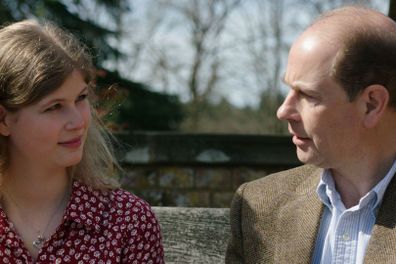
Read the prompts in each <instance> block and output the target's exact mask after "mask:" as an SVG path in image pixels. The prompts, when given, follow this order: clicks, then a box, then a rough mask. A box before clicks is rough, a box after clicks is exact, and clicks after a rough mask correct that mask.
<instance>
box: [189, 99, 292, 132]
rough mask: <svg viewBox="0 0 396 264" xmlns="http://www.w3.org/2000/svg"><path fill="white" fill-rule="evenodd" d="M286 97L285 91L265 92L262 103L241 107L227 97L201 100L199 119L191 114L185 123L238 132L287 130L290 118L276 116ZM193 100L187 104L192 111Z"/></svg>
mask: <svg viewBox="0 0 396 264" xmlns="http://www.w3.org/2000/svg"><path fill="white" fill-rule="evenodd" d="M282 100H283V96H282V95H281V94H276V95H271V94H270V93H269V92H264V93H263V94H262V96H261V103H260V105H259V107H257V108H254V107H244V108H238V107H235V106H233V105H232V104H230V103H229V102H228V101H227V100H225V99H223V100H221V101H220V102H219V103H216V104H213V103H201V104H200V105H199V108H198V109H199V111H200V113H199V115H198V120H193V119H192V117H191V115H188V114H187V117H186V118H185V120H184V121H183V123H182V125H181V129H182V130H183V131H185V132H193V133H236V134H287V125H286V122H282V121H279V120H278V119H277V118H276V110H277V109H278V107H279V105H280V104H281V102H282ZM191 107H194V106H193V105H192V104H191V103H189V104H186V106H185V111H186V112H187V113H189V110H190V108H191Z"/></svg>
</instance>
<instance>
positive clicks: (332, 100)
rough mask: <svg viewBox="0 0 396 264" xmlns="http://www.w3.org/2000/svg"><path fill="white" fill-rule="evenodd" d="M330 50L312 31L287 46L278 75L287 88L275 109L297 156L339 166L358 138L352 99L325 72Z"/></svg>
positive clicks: (356, 112)
mask: <svg viewBox="0 0 396 264" xmlns="http://www.w3.org/2000/svg"><path fill="white" fill-rule="evenodd" d="M336 52H337V49H336V47H334V45H329V44H328V43H326V42H324V41H321V38H320V37H319V36H318V34H305V35H303V37H301V38H300V39H299V40H298V41H297V42H296V43H295V44H294V45H293V46H292V48H291V51H290V54H289V60H288V65H287V69H286V74H285V80H284V81H285V83H286V84H288V85H289V86H290V88H291V89H290V91H289V93H288V95H287V97H286V98H285V100H284V102H283V104H282V105H281V106H280V107H279V109H278V113H277V116H278V118H279V119H281V120H286V121H288V123H289V126H288V127H289V132H290V133H291V134H292V136H293V143H294V144H295V145H296V147H297V156H298V158H299V159H300V161H302V162H303V163H307V164H314V165H317V166H320V167H322V168H336V167H339V166H342V164H343V163H346V162H348V158H350V155H354V154H356V153H354V151H355V150H357V147H358V144H359V140H358V135H359V130H358V129H359V128H360V124H359V123H360V121H359V120H361V119H360V117H359V115H360V112H361V111H359V107H358V104H357V103H355V102H349V99H348V97H347V95H346V92H345V91H344V90H343V89H342V88H341V87H340V86H339V85H338V84H337V83H336V82H335V81H334V80H332V79H331V77H330V75H329V73H330V70H331V65H332V63H333V60H334V57H335V55H336Z"/></svg>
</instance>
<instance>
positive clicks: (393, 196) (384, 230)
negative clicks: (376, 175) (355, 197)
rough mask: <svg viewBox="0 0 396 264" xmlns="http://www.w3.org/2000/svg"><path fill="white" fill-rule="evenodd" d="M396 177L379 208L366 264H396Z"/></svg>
mask: <svg viewBox="0 0 396 264" xmlns="http://www.w3.org/2000/svg"><path fill="white" fill-rule="evenodd" d="M395 226H396V175H395V176H393V179H392V180H391V182H390V183H389V186H388V188H387V189H386V192H385V194H384V198H383V200H382V204H381V207H380V208H379V211H378V215H377V219H376V223H375V225H374V228H373V232H372V235H371V239H370V242H369V245H368V247H367V251H366V257H365V261H364V263H396V229H395Z"/></svg>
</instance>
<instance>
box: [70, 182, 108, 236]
mask: <svg viewBox="0 0 396 264" xmlns="http://www.w3.org/2000/svg"><path fill="white" fill-rule="evenodd" d="M109 193H110V192H107V191H98V190H93V189H92V188H91V187H89V186H87V185H85V184H83V183H80V182H78V181H74V182H73V186H72V193H71V197H70V201H69V204H68V206H67V208H66V212H65V214H64V222H68V221H69V222H74V223H76V224H80V225H83V226H85V227H86V228H88V229H93V230H95V231H100V230H101V229H102V227H104V226H106V225H107V223H108V221H107V220H106V218H107V217H108V214H109V211H110V210H109V206H110V195H109Z"/></svg>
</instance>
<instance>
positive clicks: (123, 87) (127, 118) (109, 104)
mask: <svg viewBox="0 0 396 264" xmlns="http://www.w3.org/2000/svg"><path fill="white" fill-rule="evenodd" d="M97 85H98V87H110V89H111V90H110V95H109V96H108V98H107V96H106V95H104V96H103V95H102V99H104V100H101V103H102V105H100V106H99V108H100V109H107V111H106V112H107V118H106V120H105V121H110V122H111V121H112V122H114V123H115V127H113V129H115V130H127V131H136V130H175V129H177V128H178V127H179V124H180V122H181V121H182V119H183V114H182V105H181V103H180V101H179V98H178V97H177V96H174V95H166V94H161V93H157V92H152V91H149V90H148V89H146V87H145V85H143V84H141V83H136V82H132V81H128V80H125V79H124V80H123V79H121V78H120V77H119V76H118V74H117V73H116V72H106V73H105V74H101V75H99V76H98V78H97ZM102 90H103V89H102Z"/></svg>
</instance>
